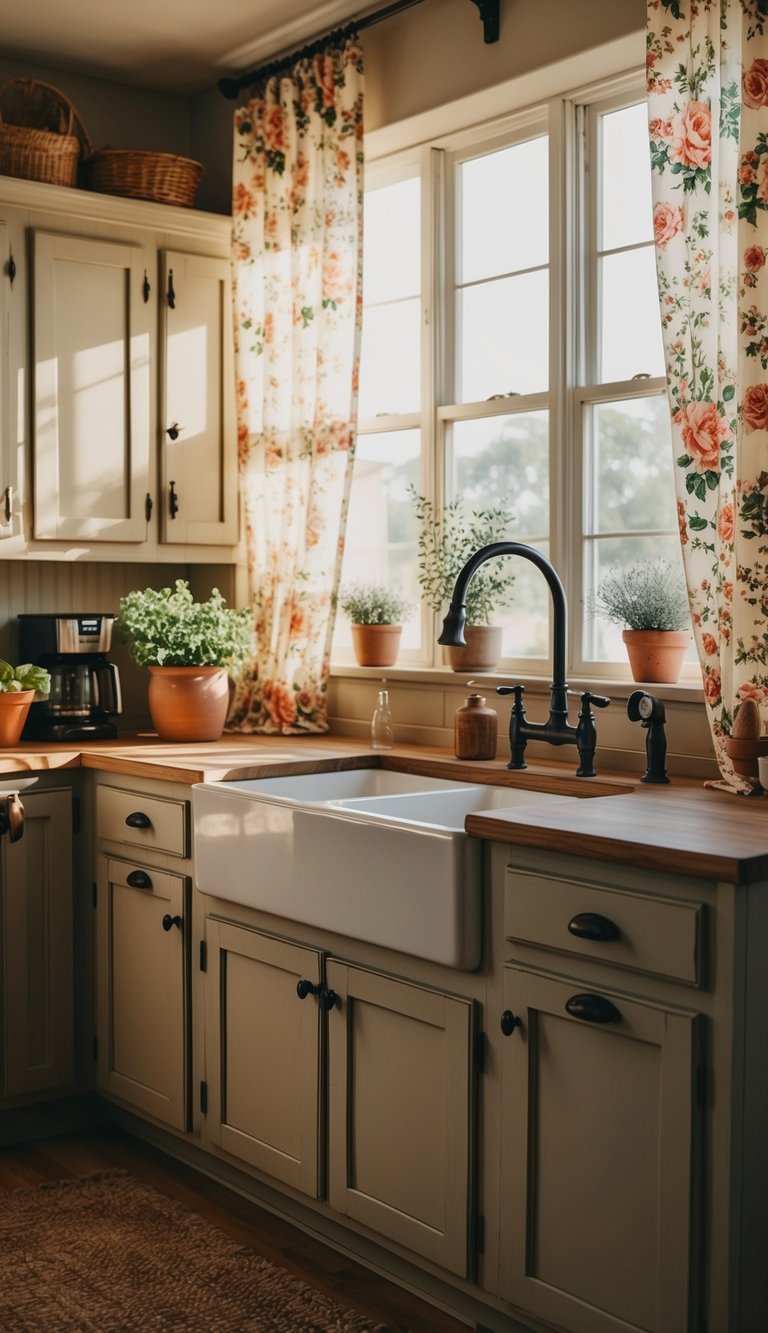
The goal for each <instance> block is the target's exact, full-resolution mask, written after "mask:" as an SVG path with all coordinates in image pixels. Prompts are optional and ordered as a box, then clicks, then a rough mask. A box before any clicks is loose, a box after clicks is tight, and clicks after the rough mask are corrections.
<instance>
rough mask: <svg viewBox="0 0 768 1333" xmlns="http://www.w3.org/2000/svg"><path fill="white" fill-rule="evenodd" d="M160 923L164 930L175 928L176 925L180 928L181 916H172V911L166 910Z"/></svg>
mask: <svg viewBox="0 0 768 1333" xmlns="http://www.w3.org/2000/svg"><path fill="white" fill-rule="evenodd" d="M160 924H161V926H162V927H163V930H165V931H169V930H173V927H174V926H179V928H180V927H181V917H180V916H171V914H170V912H166V914H165V916H164V917H163V919H162V921H161V922H160Z"/></svg>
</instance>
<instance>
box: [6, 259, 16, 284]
mask: <svg viewBox="0 0 768 1333" xmlns="http://www.w3.org/2000/svg"><path fill="white" fill-rule="evenodd" d="M5 271H6V273H7V274H8V281H9V282H10V284H11V286H13V283H14V279H15V277H16V260H15V259H14V257H13V255H9V256H8V263H7V264H6V266H5Z"/></svg>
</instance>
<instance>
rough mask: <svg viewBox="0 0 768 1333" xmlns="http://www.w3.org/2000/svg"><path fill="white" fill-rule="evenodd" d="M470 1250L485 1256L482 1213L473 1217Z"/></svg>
mask: <svg viewBox="0 0 768 1333" xmlns="http://www.w3.org/2000/svg"><path fill="white" fill-rule="evenodd" d="M471 1240H472V1249H473V1250H474V1251H475V1253H476V1254H485V1218H484V1217H483V1215H482V1213H477V1214H476V1215H475V1218H474V1221H473V1223H472V1237H471Z"/></svg>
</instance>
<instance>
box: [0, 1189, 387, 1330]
mask: <svg viewBox="0 0 768 1333" xmlns="http://www.w3.org/2000/svg"><path fill="white" fill-rule="evenodd" d="M0 1329H2V1330H3V1333H32V1331H33V1330H34V1333H58V1330H59V1329H62V1330H64V1329H80V1330H84V1331H85V1333H124V1331H125V1330H129V1329H141V1330H142V1333H147V1331H148V1330H152V1329H158V1330H159V1329H162V1330H177V1329H178V1330H195V1333H234V1330H239V1329H243V1330H246V1329H247V1330H264V1333H369V1331H370V1330H377V1331H378V1333H386V1326H385V1325H383V1324H372V1323H370V1322H369V1321H368V1320H367V1319H364V1318H363V1317H362V1316H361V1315H358V1314H356V1313H355V1312H354V1311H353V1310H347V1309H344V1308H342V1307H341V1306H339V1305H337V1304H336V1303H335V1302H334V1301H332V1300H330V1299H328V1298H327V1297H325V1296H324V1295H322V1294H320V1293H318V1292H316V1291H314V1290H313V1289H312V1288H311V1287H308V1286H307V1285H306V1284H305V1283H303V1282H301V1281H299V1279H298V1278H295V1277H294V1276H293V1275H292V1274H291V1273H289V1272H287V1271H286V1270H285V1269H283V1268H277V1267H275V1265H274V1264H271V1263H269V1262H268V1261H267V1260H266V1259H262V1258H260V1257H259V1256H258V1255H256V1254H254V1253H253V1251H252V1250H249V1249H244V1248H243V1247H242V1246H240V1245H238V1244H237V1243H236V1242H235V1241H233V1240H231V1239H230V1238H229V1237H228V1236H226V1235H225V1234H224V1233H223V1232H222V1231H219V1230H218V1229H217V1228H216V1227H213V1226H210V1225H209V1223H208V1222H206V1221H204V1220H203V1219H202V1218H201V1217H198V1216H197V1215H196V1214H195V1213H192V1212H190V1211H189V1210H188V1209H187V1208H185V1207H184V1206H183V1205H182V1204H180V1203H177V1202H175V1201H174V1200H171V1199H166V1198H164V1197H163V1195H161V1194H157V1193H155V1191H154V1190H152V1189H150V1188H149V1187H147V1186H146V1185H142V1184H140V1183H139V1182H138V1181H136V1180H134V1179H133V1177H132V1176H130V1175H128V1174H127V1173H126V1172H123V1171H119V1172H118V1171H110V1172H104V1173H102V1174H100V1175H98V1176H90V1177H88V1178H86V1179H85V1180H76V1181H65V1182H63V1183H61V1184H53V1185H40V1186H37V1187H36V1188H34V1189H24V1190H14V1191H13V1192H11V1193H8V1194H2V1195H0Z"/></svg>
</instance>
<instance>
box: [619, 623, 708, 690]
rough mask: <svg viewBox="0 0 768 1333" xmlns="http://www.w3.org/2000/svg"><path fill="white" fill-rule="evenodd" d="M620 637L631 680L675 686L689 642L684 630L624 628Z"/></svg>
mask: <svg viewBox="0 0 768 1333" xmlns="http://www.w3.org/2000/svg"><path fill="white" fill-rule="evenodd" d="M621 637H622V639H623V641H624V644H625V646H626V649H627V657H628V658H629V666H630V670H631V672H632V679H633V680H637V681H650V682H653V683H655V684H658V685H674V684H675V682H676V681H677V680H678V679H679V677H680V669H681V667H682V665H683V658H684V657H685V654H686V651H687V649H688V644H689V643H690V642H691V636H690V634H689V632H688V630H687V629H666V630H664V629H625V630H624V631H623V633H622V636H621Z"/></svg>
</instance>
